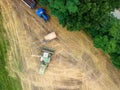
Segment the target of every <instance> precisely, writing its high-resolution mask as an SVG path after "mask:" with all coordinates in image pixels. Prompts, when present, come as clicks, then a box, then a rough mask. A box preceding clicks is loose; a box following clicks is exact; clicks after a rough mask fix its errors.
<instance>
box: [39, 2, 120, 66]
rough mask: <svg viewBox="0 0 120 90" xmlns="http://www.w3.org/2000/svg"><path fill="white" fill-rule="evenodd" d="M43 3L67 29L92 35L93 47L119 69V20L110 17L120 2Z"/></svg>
mask: <svg viewBox="0 0 120 90" xmlns="http://www.w3.org/2000/svg"><path fill="white" fill-rule="evenodd" d="M40 4H41V5H44V6H45V5H46V6H47V7H48V8H49V10H50V11H51V14H53V15H55V16H56V17H57V18H58V20H59V23H60V24H61V25H62V26H63V27H67V29H68V30H70V31H75V30H81V29H82V30H84V31H85V32H87V33H89V34H90V36H91V37H92V38H93V41H94V45H95V46H96V47H97V48H101V49H102V50H103V51H104V52H105V53H108V54H109V55H110V56H111V59H112V62H113V64H114V65H115V66H116V67H117V68H120V20H117V19H116V18H114V17H113V16H112V15H111V14H110V12H111V11H114V9H115V8H120V0H40Z"/></svg>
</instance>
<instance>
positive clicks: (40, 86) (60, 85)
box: [0, 0, 120, 90]
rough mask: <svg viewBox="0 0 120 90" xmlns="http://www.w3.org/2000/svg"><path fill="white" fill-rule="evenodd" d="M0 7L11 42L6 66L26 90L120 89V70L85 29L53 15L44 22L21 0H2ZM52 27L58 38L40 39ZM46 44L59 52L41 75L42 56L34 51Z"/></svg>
mask: <svg viewBox="0 0 120 90" xmlns="http://www.w3.org/2000/svg"><path fill="white" fill-rule="evenodd" d="M0 7H1V10H2V14H3V17H4V26H5V28H6V32H7V37H8V38H9V41H10V46H11V47H10V48H9V52H8V62H7V68H8V70H9V71H10V75H11V76H16V75H17V76H19V77H20V79H21V83H22V87H23V90H120V71H118V70H116V69H115V68H114V67H113V65H112V64H111V62H110V60H109V58H108V57H107V56H106V55H104V54H103V53H102V52H101V51H100V50H98V49H96V48H94V46H93V44H92V41H91V39H90V38H89V37H87V35H86V34H85V33H84V32H82V31H80V32H68V31H67V30H66V29H65V28H62V27H61V26H60V25H59V23H58V21H57V19H56V18H55V17H53V16H51V19H50V21H49V22H47V23H45V22H44V21H43V20H42V19H41V18H39V17H37V16H36V15H35V13H34V12H35V11H34V10H31V9H29V8H28V7H26V5H25V4H23V3H22V2H21V0H0ZM51 31H55V32H56V33H57V36H58V38H57V39H55V40H53V41H51V42H48V43H40V41H41V40H42V38H43V36H44V35H46V34H48V33H49V32H51ZM43 45H44V46H48V47H51V48H53V49H55V50H56V52H55V55H53V57H52V61H51V63H50V64H49V67H48V69H47V70H46V72H45V75H40V74H39V68H40V61H39V58H37V57H32V55H39V54H40V47H41V46H43Z"/></svg>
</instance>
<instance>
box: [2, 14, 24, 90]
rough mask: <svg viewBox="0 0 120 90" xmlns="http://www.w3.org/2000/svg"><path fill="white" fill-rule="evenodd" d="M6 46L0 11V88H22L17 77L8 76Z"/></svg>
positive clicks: (16, 89) (5, 89)
mask: <svg viewBox="0 0 120 90" xmlns="http://www.w3.org/2000/svg"><path fill="white" fill-rule="evenodd" d="M7 47H8V42H7V39H6V35H5V29H4V27H3V22H2V15H1V13H0V90H22V87H21V84H20V80H19V78H18V79H14V78H12V77H10V76H9V75H8V71H7V70H6V68H5V66H6V63H5V62H6V53H7Z"/></svg>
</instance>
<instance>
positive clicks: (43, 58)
mask: <svg viewBox="0 0 120 90" xmlns="http://www.w3.org/2000/svg"><path fill="white" fill-rule="evenodd" d="M55 38H56V33H55V32H51V33H49V34H47V35H45V36H44V38H43V39H42V42H41V43H44V42H48V41H51V40H53V39H55ZM53 54H54V50H53V49H50V48H48V47H42V48H41V55H32V56H35V57H40V62H41V63H40V71H39V73H40V74H44V72H45V70H46V68H47V67H48V65H49V63H50V61H51V56H52V55H53Z"/></svg>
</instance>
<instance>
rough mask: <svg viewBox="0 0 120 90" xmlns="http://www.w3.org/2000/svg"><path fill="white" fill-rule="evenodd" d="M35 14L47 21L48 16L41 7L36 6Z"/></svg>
mask: <svg viewBox="0 0 120 90" xmlns="http://www.w3.org/2000/svg"><path fill="white" fill-rule="evenodd" d="M36 15H37V16H39V17H41V18H43V19H44V21H48V20H49V17H48V15H47V14H46V13H45V10H44V9H43V8H38V9H37V10H36Z"/></svg>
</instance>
